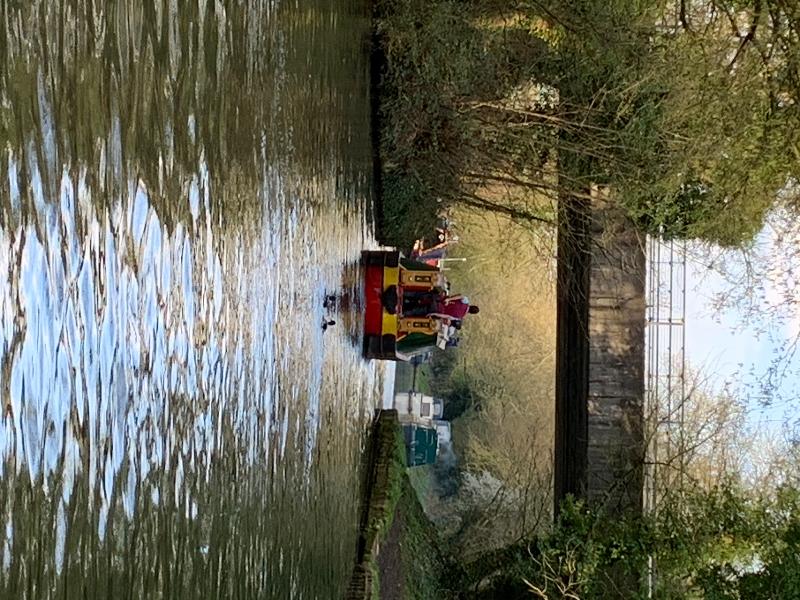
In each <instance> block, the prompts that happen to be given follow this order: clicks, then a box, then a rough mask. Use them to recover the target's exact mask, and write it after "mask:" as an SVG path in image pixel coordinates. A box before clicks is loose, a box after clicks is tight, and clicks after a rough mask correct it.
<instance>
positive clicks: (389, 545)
mask: <svg viewBox="0 0 800 600" xmlns="http://www.w3.org/2000/svg"><path fill="white" fill-rule="evenodd" d="M404 529H405V519H404V518H403V513H402V511H397V513H396V514H395V516H394V521H393V522H392V527H391V529H390V530H389V535H388V536H387V537H386V540H384V542H383V543H382V544H381V551H380V554H378V573H379V576H380V584H381V599H380V600H402V599H403V597H404V593H403V592H404V591H405V590H404V582H403V559H402V557H401V554H400V540H401V539H402V537H403V530H404Z"/></svg>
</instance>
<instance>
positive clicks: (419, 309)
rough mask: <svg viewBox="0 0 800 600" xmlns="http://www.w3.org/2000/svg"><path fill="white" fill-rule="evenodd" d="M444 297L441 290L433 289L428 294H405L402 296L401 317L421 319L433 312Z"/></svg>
mask: <svg viewBox="0 0 800 600" xmlns="http://www.w3.org/2000/svg"><path fill="white" fill-rule="evenodd" d="M445 297H446V294H445V293H444V291H443V290H441V289H439V288H434V289H433V290H431V291H428V292H405V293H404V294H403V315H405V316H407V317H421V316H425V315H427V314H428V313H431V312H434V311H435V310H436V307H437V305H438V303H439V302H440V301H441V300H442V299H443V298H445Z"/></svg>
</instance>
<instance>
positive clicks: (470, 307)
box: [429, 294, 480, 321]
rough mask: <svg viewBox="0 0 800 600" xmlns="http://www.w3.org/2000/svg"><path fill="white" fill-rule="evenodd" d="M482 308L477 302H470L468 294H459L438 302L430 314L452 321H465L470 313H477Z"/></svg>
mask: <svg viewBox="0 0 800 600" xmlns="http://www.w3.org/2000/svg"><path fill="white" fill-rule="evenodd" d="M479 312H480V309H479V308H478V307H477V305H475V304H470V303H469V299H468V298H467V297H466V296H462V295H461V294H458V295H456V296H447V297H445V298H442V299H440V300H439V301H438V302H436V307H435V310H434V311H432V312H431V313H430V315H429V316H432V317H439V318H446V319H449V320H451V321H455V320H457V321H463V320H464V317H466V316H467V315H468V314H471V315H476V314H478V313H479Z"/></svg>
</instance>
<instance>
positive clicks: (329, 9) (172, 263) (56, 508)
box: [0, 0, 383, 598]
mask: <svg viewBox="0 0 800 600" xmlns="http://www.w3.org/2000/svg"><path fill="white" fill-rule="evenodd" d="M19 4H20V5H15V4H14V3H4V4H3V5H2V8H0V10H2V12H3V16H4V23H5V27H4V29H3V30H2V31H0V60H1V61H2V65H3V66H2V69H0V91H1V95H0V136H2V141H3V144H2V148H3V154H4V156H3V159H2V164H3V173H2V175H3V176H2V177H0V224H1V225H2V226H0V367H1V368H0V389H2V398H3V401H4V412H3V417H2V420H0V522H1V523H2V525H3V526H2V528H0V568H2V573H1V574H2V576H0V595H1V596H2V597H9V598H11V597H13V598H48V597H83V598H95V597H113V598H125V597H128V598H141V597H180V598H188V597H203V598H215V597H219V598H229V597H274V598H289V597H309V598H310V597H320V598H328V597H336V596H338V595H339V593H338V590H340V589H341V587H342V586H343V583H344V581H345V579H346V573H347V569H348V567H349V562H350V560H351V559H352V552H353V548H354V539H355V536H354V526H355V522H356V514H355V509H356V504H357V503H356V502H355V498H356V495H357V473H356V469H357V461H358V456H359V454H360V450H361V444H362V438H363V431H364V422H365V417H366V416H367V415H368V414H369V413H370V411H371V408H372V406H373V405H374V404H375V403H376V402H377V399H378V398H379V397H380V394H381V387H382V385H383V378H382V375H381V372H380V367H376V366H374V365H371V364H368V363H365V362H363V361H362V360H361V359H360V356H359V343H358V332H359V330H360V326H361V323H360V321H359V318H358V315H359V300H360V289H359V286H358V281H359V277H358V272H357V269H354V268H352V267H351V266H346V265H352V264H354V262H355V261H356V260H357V257H358V253H359V251H360V250H361V249H362V248H363V247H365V246H368V245H370V244H372V243H373V242H371V235H370V228H369V226H368V223H367V218H366V216H365V214H366V205H367V203H368V200H369V139H368V129H367V123H368V120H367V114H368V110H367V81H366V78H367V65H366V60H367V57H366V56H365V53H364V45H363V43H362V41H363V40H364V39H365V35H366V32H367V26H368V22H367V19H366V10H365V6H363V3H362V2H360V1H359V0H341V1H340V2H335V3H334V2H328V1H323V0H319V1H310V2H307V3H302V5H300V4H301V3H296V2H292V3H286V4H285V5H283V4H280V3H278V2H275V1H272V2H269V1H263V0H250V2H235V1H233V0H231V1H225V2H223V1H220V0H209V1H208V2H198V3H192V2H184V1H179V0H148V1H145V2H143V3H135V4H137V6H132V5H133V4H134V3H125V2H116V1H113V0H106V1H105V2H102V1H94V2H92V1H90V0H86V1H83V2H75V1H73V0H59V1H57V2H54V1H52V0H48V1H44V0H41V1H33V2H26V3H19ZM23 4H24V5H23ZM331 292H335V293H337V295H338V296H339V298H340V301H339V303H338V309H337V310H338V311H339V313H340V314H339V317H338V319H337V320H338V321H339V323H340V325H338V326H337V327H334V328H331V329H329V330H328V331H326V332H323V331H322V329H321V327H320V321H321V319H322V316H323V314H324V309H323V308H322V299H323V297H324V296H325V295H326V294H327V293H331Z"/></svg>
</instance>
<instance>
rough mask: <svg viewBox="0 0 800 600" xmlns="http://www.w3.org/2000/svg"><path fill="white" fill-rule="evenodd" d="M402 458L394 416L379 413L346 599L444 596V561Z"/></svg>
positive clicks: (374, 429)
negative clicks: (441, 581)
mask: <svg viewBox="0 0 800 600" xmlns="http://www.w3.org/2000/svg"><path fill="white" fill-rule="evenodd" d="M405 454H406V452H405V443H404V441H403V437H402V431H401V429H400V424H399V421H398V419H397V411H396V410H381V411H379V412H378V414H377V417H376V419H375V422H374V424H373V427H372V431H371V439H370V442H369V447H368V450H367V462H366V466H365V475H364V495H363V498H362V516H361V524H360V531H359V541H358V548H357V556H356V563H355V566H354V568H353V574H352V577H351V579H350V582H349V585H348V587H347V592H346V594H345V598H346V600H377V599H379V598H383V599H394V598H398V599H399V598H441V597H442V595H441V591H440V579H441V577H442V575H443V573H444V572H445V570H446V563H447V561H446V560H444V558H443V556H442V554H441V550H440V548H439V543H438V538H437V533H436V531H435V528H434V526H433V524H432V523H431V522H430V521H429V520H428V519H427V517H426V516H425V513H424V511H423V509H422V507H421V506H420V504H419V501H418V499H417V496H416V492H415V491H414V489H413V487H412V486H411V483H410V481H409V479H408V476H407V474H406V457H405ZM387 558H388V559H389V560H385V559H387Z"/></svg>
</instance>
